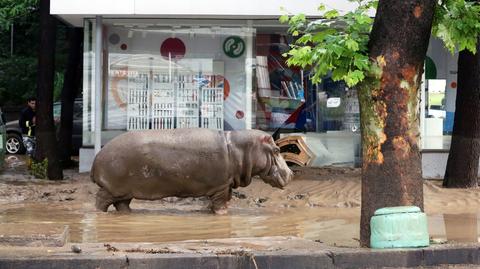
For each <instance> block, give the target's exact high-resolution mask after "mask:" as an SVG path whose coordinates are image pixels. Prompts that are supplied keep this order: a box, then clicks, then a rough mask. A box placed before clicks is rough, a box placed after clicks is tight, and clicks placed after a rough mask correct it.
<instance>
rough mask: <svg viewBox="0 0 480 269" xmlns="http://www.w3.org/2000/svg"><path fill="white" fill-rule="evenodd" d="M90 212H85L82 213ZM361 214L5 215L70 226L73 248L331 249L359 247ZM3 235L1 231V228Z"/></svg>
mask: <svg viewBox="0 0 480 269" xmlns="http://www.w3.org/2000/svg"><path fill="white" fill-rule="evenodd" d="M82 211H84V212H82ZM358 218H359V210H358V209H342V210H338V209H329V210H325V209H320V208H310V209H308V208H307V209H305V208H302V209H301V210H294V209H285V210H279V211H276V212H271V211H270V212H265V211H264V212H259V211H256V210H246V209H240V208H232V209H231V210H230V212H229V214H228V215H224V216H216V215H212V214H209V213H208V212H179V211H176V210H144V209H135V208H134V210H133V212H132V213H131V214H120V213H115V212H109V213H101V212H96V211H89V210H87V211H85V210H84V209H83V208H81V206H73V207H72V206H70V207H65V206H49V205H46V204H24V205H22V206H19V207H15V208H11V209H7V210H4V211H2V212H1V213H0V223H22V224H35V223H38V224H40V223H41V224H51V225H69V226H70V241H72V242H77V243H78V242H83V243H93V242H169V241H181V240H203V239H205V240H206V239H212V238H236V237H260V236H298V237H301V238H306V239H311V240H319V241H322V242H325V243H327V244H331V245H339V246H358V242H357V241H356V240H355V239H354V238H358V221H359V220H358ZM0 230H1V225H0Z"/></svg>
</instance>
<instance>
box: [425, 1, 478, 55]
mask: <svg viewBox="0 0 480 269" xmlns="http://www.w3.org/2000/svg"><path fill="white" fill-rule="evenodd" d="M432 33H433V35H435V36H436V37H438V38H440V39H441V40H442V41H443V43H444V45H445V47H446V48H447V49H448V50H449V51H450V52H451V53H454V52H455V50H456V49H457V50H458V51H462V50H465V49H467V50H469V51H471V52H472V53H476V51H477V48H476V44H477V37H478V35H479V34H480V4H479V3H478V2H477V1H465V0H444V1H442V2H441V3H440V4H439V5H438V6H437V8H436V10H435V18H434V22H433V27H432Z"/></svg>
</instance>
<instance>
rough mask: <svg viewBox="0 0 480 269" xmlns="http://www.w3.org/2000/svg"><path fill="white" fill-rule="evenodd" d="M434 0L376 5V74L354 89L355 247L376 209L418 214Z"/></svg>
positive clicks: (366, 239)
mask: <svg viewBox="0 0 480 269" xmlns="http://www.w3.org/2000/svg"><path fill="white" fill-rule="evenodd" d="M435 2H436V1H435V0H404V1H389V0H380V1H379V4H378V8H377V14H376V16H375V21H374V24H373V29H372V33H371V34H370V43H369V49H370V58H371V59H372V61H374V62H375V63H376V64H377V66H378V69H376V71H375V72H374V74H372V76H373V78H369V79H367V80H366V81H365V83H363V85H361V86H360V91H359V100H360V109H361V127H362V143H363V144H362V145H363V166H362V210H361V223H360V244H361V245H362V246H369V245H370V218H371V217H372V215H373V213H374V212H375V210H376V209H378V208H382V207H390V206H405V205H416V206H418V207H420V208H422V209H423V184H422V171H421V158H420V150H419V146H418V137H419V131H418V129H419V110H418V92H419V87H420V83H421V77H422V76H421V74H422V72H423V61H424V59H425V55H426V52H427V47H428V42H429V38H430V30H431V26H432V19H433V12H434V8H435Z"/></svg>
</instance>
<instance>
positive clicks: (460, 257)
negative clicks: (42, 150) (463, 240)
mask: <svg viewBox="0 0 480 269" xmlns="http://www.w3.org/2000/svg"><path fill="white" fill-rule="evenodd" d="M479 251H480V250H479V247H478V246H475V245H472V246H455V247H439V248H428V249H425V250H424V257H425V258H424V259H425V265H439V264H480V255H479Z"/></svg>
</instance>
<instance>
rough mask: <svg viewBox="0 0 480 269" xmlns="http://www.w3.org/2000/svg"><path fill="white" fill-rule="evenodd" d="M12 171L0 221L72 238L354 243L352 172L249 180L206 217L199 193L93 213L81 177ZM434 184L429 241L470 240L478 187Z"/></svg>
mask: <svg viewBox="0 0 480 269" xmlns="http://www.w3.org/2000/svg"><path fill="white" fill-rule="evenodd" d="M19 169H20V168H19V166H18V165H17V166H15V165H12V166H10V168H9V169H7V171H5V173H3V174H2V175H1V177H0V205H1V209H0V224H10V225H27V227H36V226H38V227H40V226H52V227H53V226H56V227H59V226H63V225H68V226H69V228H70V241H71V242H76V243H95V242H152V243H154V242H169V241H182V240H206V239H212V238H239V237H263V236H298V237H301V238H305V239H309V240H315V241H319V242H324V243H326V244H328V245H332V246H333V245H335V246H344V247H356V246H358V234H359V221H360V171H359V170H358V169H349V168H346V169H345V168H343V169H340V168H323V169H314V168H310V169H300V170H297V171H296V176H295V180H294V181H292V182H291V184H290V185H288V186H287V187H286V188H285V189H284V190H279V189H274V188H272V187H270V186H268V185H266V184H265V183H263V182H262V181H261V180H254V182H253V183H252V184H251V185H250V186H249V187H247V188H239V189H237V190H236V191H235V192H234V194H233V198H232V201H231V202H230V207H229V213H228V214H227V215H223V216H217V215H213V214H211V213H210V211H209V210H208V205H209V203H208V201H207V200H206V199H204V198H187V199H177V198H167V199H163V200H159V201H138V200H134V201H133V202H132V209H133V212H132V213H130V214H121V213H117V212H115V211H114V210H113V208H110V210H109V212H107V213H104V212H98V211H96V210H95V208H94V200H95V198H94V197H95V193H96V191H97V186H96V185H95V184H94V183H92V182H91V181H90V178H89V175H88V174H80V175H79V174H75V173H73V172H72V173H70V174H68V173H67V180H64V181H62V182H49V181H45V180H36V179H31V178H30V177H29V176H23V177H22V178H20V177H21V176H19V175H18V174H21V172H22V171H21V170H19ZM440 185H441V184H440V182H435V181H428V182H426V183H425V185H424V190H425V209H426V212H427V214H428V215H429V231H430V236H431V237H432V238H433V239H435V240H436V242H445V241H446V240H448V241H451V242H477V241H478V229H479V227H478V214H477V209H478V208H480V207H479V205H480V195H479V194H478V190H458V189H449V190H446V189H442V188H441V187H440ZM7 226H8V225H4V227H7ZM32 229H34V228H32ZM32 232H34V231H32ZM1 233H2V225H0V234H1Z"/></svg>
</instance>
